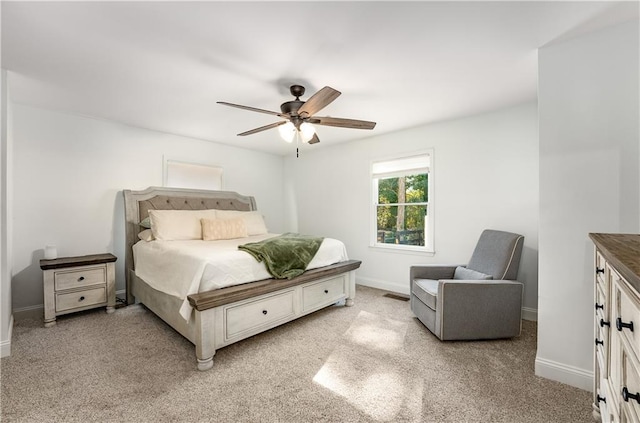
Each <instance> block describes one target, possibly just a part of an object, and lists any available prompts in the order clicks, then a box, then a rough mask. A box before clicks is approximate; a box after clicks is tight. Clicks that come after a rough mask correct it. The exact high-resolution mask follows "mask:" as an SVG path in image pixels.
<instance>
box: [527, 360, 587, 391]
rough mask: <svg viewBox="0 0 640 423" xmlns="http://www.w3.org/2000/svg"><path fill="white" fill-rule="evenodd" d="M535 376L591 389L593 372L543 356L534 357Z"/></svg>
mask: <svg viewBox="0 0 640 423" xmlns="http://www.w3.org/2000/svg"><path fill="white" fill-rule="evenodd" d="M535 373H536V376H540V377H544V378H547V379H551V380H555V381H557V382H562V383H566V384H567V385H571V386H575V387H576V388H580V389H584V390H585V391H593V372H592V371H589V370H585V369H581V368H578V367H574V366H569V365H567V364H563V363H558V362H556V361H552V360H547V359H545V358H540V357H536V365H535Z"/></svg>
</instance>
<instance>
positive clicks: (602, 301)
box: [595, 284, 611, 322]
mask: <svg viewBox="0 0 640 423" xmlns="http://www.w3.org/2000/svg"><path fill="white" fill-rule="evenodd" d="M605 292H606V291H603V289H602V287H601V286H600V285H599V284H596V293H595V297H596V304H595V311H596V314H597V313H601V314H602V315H603V316H605V317H609V316H611V315H610V314H609V300H608V297H607V295H606V294H605ZM597 321H598V322H599V321H600V320H599V319H598V320H597Z"/></svg>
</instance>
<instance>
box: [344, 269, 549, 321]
mask: <svg viewBox="0 0 640 423" xmlns="http://www.w3.org/2000/svg"><path fill="white" fill-rule="evenodd" d="M356 283H357V284H358V285H363V286H369V287H371V288H378V289H384V290H385V291H391V292H397V293H398V294H405V295H409V283H408V282H407V283H406V284H405V283H403V284H400V283H393V282H388V281H383V280H380V279H372V278H362V277H357V276H356ZM522 318H523V319H524V320H530V321H532V322H537V321H538V310H537V309H535V308H530V307H522Z"/></svg>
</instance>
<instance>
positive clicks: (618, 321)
mask: <svg viewBox="0 0 640 423" xmlns="http://www.w3.org/2000/svg"><path fill="white" fill-rule="evenodd" d="M616 328H617V329H618V331H620V332H622V329H623V328H627V329H629V330H630V331H631V332H633V322H629V323H624V322H623V321H622V319H621V318H619V317H618V318H617V319H616Z"/></svg>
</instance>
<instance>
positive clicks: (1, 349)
mask: <svg viewBox="0 0 640 423" xmlns="http://www.w3.org/2000/svg"><path fill="white" fill-rule="evenodd" d="M12 336H13V314H12V315H11V319H10V320H9V332H8V337H7V339H6V340H4V341H2V342H0V357H9V356H10V355H11V339H12Z"/></svg>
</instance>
